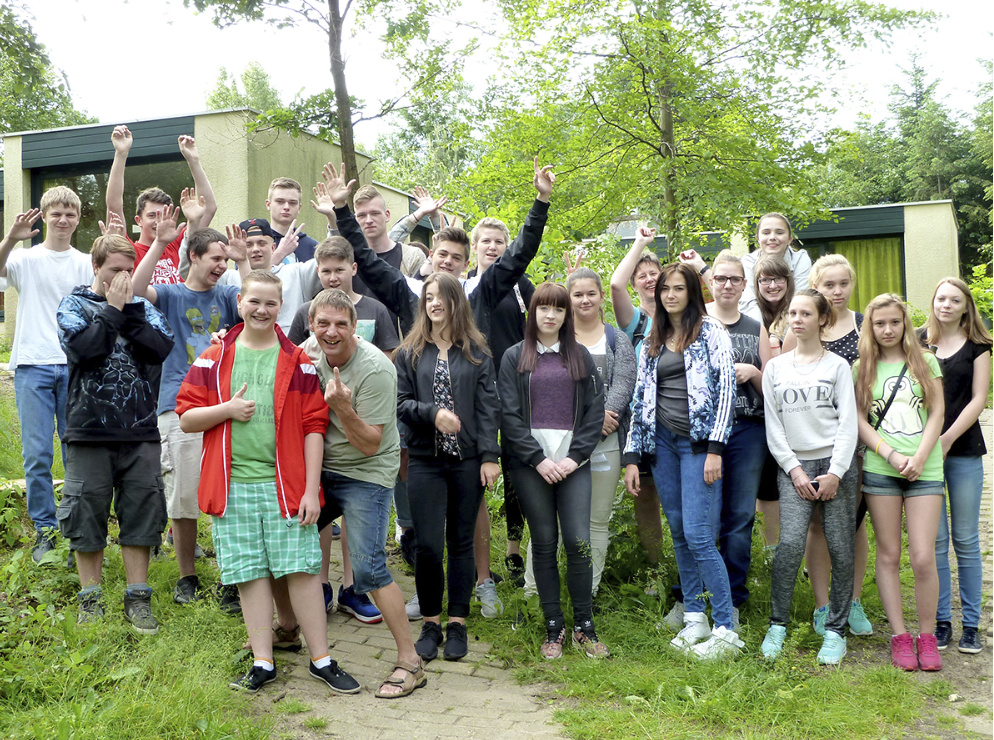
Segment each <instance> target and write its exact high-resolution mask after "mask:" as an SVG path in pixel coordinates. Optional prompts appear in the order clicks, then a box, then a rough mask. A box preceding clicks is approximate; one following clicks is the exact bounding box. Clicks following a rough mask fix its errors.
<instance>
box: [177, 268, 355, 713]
mask: <svg viewBox="0 0 994 740" xmlns="http://www.w3.org/2000/svg"><path fill="white" fill-rule="evenodd" d="M191 274H192V268H191ZM281 303H282V297H281V287H280V280H279V278H278V277H276V276H275V275H274V274H273V273H272V272H271V271H269V270H253V271H252V272H250V273H249V274H248V275H247V276H245V278H244V279H243V281H242V289H241V292H240V293H239V295H238V312H239V315H240V316H241V318H242V319H243V321H244V323H243V324H242V325H240V326H236V327H235V328H234V329H232V330H231V331H229V332H228V333H227V334H226V335H225V337H224V339H223V340H222V341H221V342H220V343H219V344H216V345H212V346H210V347H209V348H208V349H207V351H205V352H204V353H203V354H202V355H201V356H200V357H199V358H198V359H197V361H196V363H194V365H193V367H192V368H190V372H189V373H188V374H187V376H186V378H185V380H184V381H183V385H182V386H181V388H180V391H179V396H178V398H177V403H176V411H177V412H178V413H179V415H180V425H181V427H182V429H183V430H184V431H186V432H189V433H203V435H204V436H203V441H204V446H203V472H202V477H201V480H200V485H199V493H198V496H199V502H200V508H201V509H202V510H203V511H204V513H205V514H210V515H212V516H213V517H214V522H213V528H212V531H213V536H214V546H215V549H216V551H217V563H218V567H219V568H220V569H221V580H222V582H224V583H234V584H238V590H239V593H240V594H241V603H242V615H243V617H244V619H245V627H246V628H247V630H248V636H249V643H250V644H251V647H252V654H253V657H254V661H253V664H252V668H251V669H249V671H248V672H247V673H246V674H245V675H244V676H242V677H241V678H239V679H238V680H236V681H234V682H233V683H232V684H231V686H232V687H233V688H237V689H244V690H246V691H250V692H253V693H254V692H256V691H258V690H259V689H260V688H261V687H262V686H263V685H264V684H267V683H269V682H270V681H273V680H274V679H275V678H276V668H275V665H274V663H273V630H272V621H273V590H272V586H271V583H270V576H272V577H273V578H282V577H284V576H286V579H287V585H288V588H289V592H290V601H291V603H292V604H293V607H294V612H295V613H296V615H297V618H298V620H299V622H300V626H301V629H302V631H303V633H304V638H305V639H306V640H307V647H308V649H309V650H310V653H311V662H310V675H311V676H312V677H314V678H316V679H318V680H320V681H324V682H325V683H326V684H327V685H328V686H329V687H330V688H331V689H332V690H333V691H336V692H338V693H343V694H354V693H356V692H358V691H359V683H358V682H357V681H356V680H355V679H354V678H352V677H351V676H350V675H348V674H347V673H345V672H344V671H343V670H342V669H341V668H339V667H338V663H336V662H335V661H334V660H332V659H331V656H330V655H329V654H328V633H327V628H328V626H327V621H326V617H325V612H324V608H323V607H324V604H323V599H322V595H321V582H320V578H319V576H318V573H319V572H320V569H321V548H320V545H319V544H318V530H317V521H318V516H319V515H320V513H321V506H322V503H323V501H322V496H321V460H322V457H323V454H324V432H325V429H326V427H327V426H328V406H327V405H326V404H325V401H324V396H323V394H322V393H321V385H320V383H319V381H318V376H317V372H316V371H315V369H314V366H313V365H312V364H311V361H310V360H309V359H308V358H307V355H306V354H305V353H304V351H303V350H302V349H301V348H299V347H296V346H294V345H293V344H292V343H291V342H290V341H289V340H288V339H287V338H286V337H285V336H283V335H282V332H280V331H278V330H277V328H276V326H277V325H276V317H277V315H278V314H279V310H280V304H281Z"/></svg>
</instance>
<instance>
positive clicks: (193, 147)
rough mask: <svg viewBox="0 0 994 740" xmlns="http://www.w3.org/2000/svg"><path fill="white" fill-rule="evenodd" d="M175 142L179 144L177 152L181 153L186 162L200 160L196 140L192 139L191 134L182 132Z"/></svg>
mask: <svg viewBox="0 0 994 740" xmlns="http://www.w3.org/2000/svg"><path fill="white" fill-rule="evenodd" d="M177 143H178V144H179V153H180V154H182V155H183V159H185V160H186V161H187V162H194V161H199V160H200V152H199V151H198V150H197V142H196V141H194V140H193V137H192V136H187V135H186V134H184V135H183V136H180V137H179V139H177Z"/></svg>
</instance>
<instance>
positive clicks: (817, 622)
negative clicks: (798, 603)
mask: <svg viewBox="0 0 994 740" xmlns="http://www.w3.org/2000/svg"><path fill="white" fill-rule="evenodd" d="M827 620H828V605H827V604H826V605H825V606H823V607H820V608H818V609H815V613H814V615H813V616H812V617H811V622H812V624H813V625H814V628H815V634H816V635H824V634H825V622H826V621H827Z"/></svg>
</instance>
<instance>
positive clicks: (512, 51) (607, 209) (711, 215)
mask: <svg viewBox="0 0 994 740" xmlns="http://www.w3.org/2000/svg"><path fill="white" fill-rule="evenodd" d="M499 7H500V8H501V10H502V12H503V17H502V21H503V22H504V23H506V24H507V26H508V28H509V29H510V30H509V33H508V37H507V38H506V39H505V43H504V47H503V49H504V52H505V54H506V55H507V56H508V60H507V61H506V62H505V63H504V64H502V68H504V69H510V70H511V75H512V76H511V79H510V80H509V81H508V82H507V84H505V85H502V86H500V88H499V89H496V90H494V91H492V93H491V96H490V98H489V102H490V105H489V106H488V108H487V112H486V116H485V117H486V119H487V120H488V121H489V122H490V125H488V127H487V130H486V143H487V146H488V148H489V149H490V151H491V155H490V157H489V158H488V159H487V160H486V161H485V162H484V163H483V164H482V166H481V167H480V168H478V170H477V171H476V172H475V173H474V183H473V185H474V190H475V195H476V196H477V197H478V198H480V199H481V200H484V201H485V200H488V199H492V198H496V197H498V196H499V192H498V188H499V187H500V182H501V181H502V180H503V181H504V182H505V183H506V174H504V175H502V174H501V173H502V172H504V171H506V169H507V167H508V163H509V162H511V161H514V160H515V159H516V158H518V157H520V156H521V154H522V153H523V151H537V150H539V149H541V150H544V151H545V152H546V153H544V154H543V155H542V157H543V160H545V161H554V162H557V163H558V167H557V175H558V176H559V178H560V182H559V183H557V209H556V211H557V213H560V214H563V213H565V218H566V219H567V220H568V223H569V227H568V228H569V230H572V231H575V232H577V233H578V234H589V233H592V232H596V231H598V230H600V229H602V228H603V227H604V226H605V225H606V224H607V223H608V222H609V221H611V220H612V219H614V218H617V217H619V216H625V215H629V214H638V215H640V216H643V217H647V218H649V219H651V220H654V221H656V222H657V223H659V224H660V225H661V226H662V229H663V231H664V232H665V234H666V236H667V237H668V239H669V244H670V246H671V249H675V248H677V247H678V246H681V245H682V244H684V243H686V240H687V238H688V237H689V235H692V234H695V233H697V232H700V231H703V230H709V229H715V228H718V229H721V230H735V229H738V228H740V227H741V225H742V216H743V215H745V214H749V213H756V212H762V211H763V210H785V211H787V212H790V213H792V214H795V215H800V216H801V217H802V220H803V217H805V216H811V215H816V214H819V213H821V209H820V207H819V204H818V202H817V200H816V198H815V187H814V185H813V183H811V182H810V180H809V179H808V177H807V175H806V170H807V167H808V165H809V164H810V162H811V161H812V160H813V159H814V158H816V156H817V152H816V149H815V147H814V145H813V141H812V135H811V131H812V129H813V120H814V117H815V116H816V115H817V114H818V113H820V112H821V109H820V108H819V106H818V104H817V102H816V101H817V98H818V96H819V95H820V93H821V92H822V91H823V89H824V86H823V83H822V82H821V80H820V76H821V75H822V73H823V72H824V70H825V69H826V68H832V67H836V66H839V65H840V64H841V63H842V62H843V60H844V58H845V56H846V53H847V52H848V51H849V50H850V49H853V48H857V47H861V46H864V45H866V44H867V43H868V42H869V41H871V40H876V39H881V38H885V37H886V36H887V34H888V33H889V32H890V31H891V30H893V29H894V28H897V27H899V26H902V25H906V24H909V23H913V22H915V21H916V20H918V19H919V18H921V17H922V16H919V15H917V14H914V13H904V12H900V11H896V10H892V9H890V8H886V7H884V6H881V5H874V4H870V3H865V2H861V1H859V0H851V1H845V2H835V1H833V0H822V1H819V2H813V1H811V0H779V2H778V1H776V0H718V1H714V0H634V1H632V0H551V1H547V0H502V1H501V3H500V6H499ZM549 29H554V30H549ZM522 150H523V151H522ZM504 187H506V185H505V186H504ZM565 228H566V227H564V229H565Z"/></svg>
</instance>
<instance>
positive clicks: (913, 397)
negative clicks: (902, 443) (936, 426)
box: [870, 375, 925, 437]
mask: <svg viewBox="0 0 994 740" xmlns="http://www.w3.org/2000/svg"><path fill="white" fill-rule="evenodd" d="M898 382H900V385H899V386H898V389H897V395H896V396H894V402H893V403H892V404H891V407H890V408H889V409H887V416H885V417H884V420H883V423H882V424H881V425H880V429H881V430H882V431H884V432H886V433H887V434H891V435H894V436H897V435H904V436H906V437H918V436H921V434H922V433H923V432H924V431H925V425H924V423H923V421H922V414H921V411H922V410H923V409H924V404H925V400H924V399H923V398H921V397H920V396H918V395H917V394H916V393H915V390H914V387H913V385H912V382H911V378H909V377H908V376H907V375H902V376H901V377H900V379H898V378H887V380H886V381H885V382H884V397H883V398H878V399H877V400H876V401H874V402H873V405H872V406H871V408H870V411H871V413H872V414H873V416H874V418H877V419H879V418H880V413H881V412H882V411H883V410H884V406H885V405H886V403H887V399H889V398H890V396H891V394H892V393H893V392H894V385H895V384H896V383H898Z"/></svg>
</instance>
